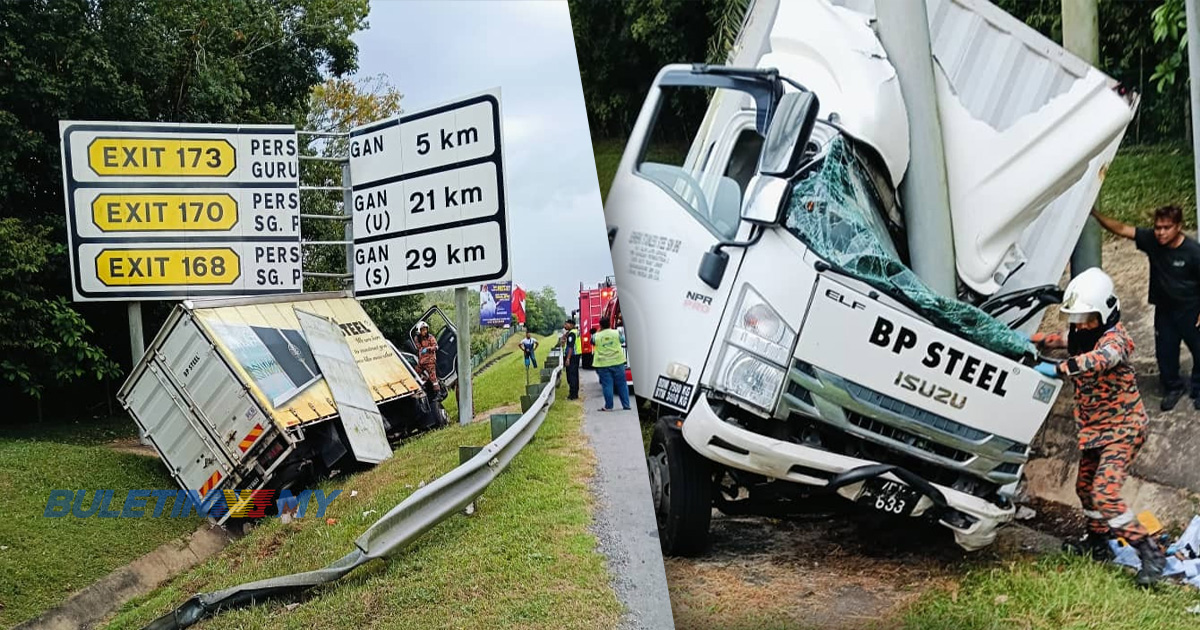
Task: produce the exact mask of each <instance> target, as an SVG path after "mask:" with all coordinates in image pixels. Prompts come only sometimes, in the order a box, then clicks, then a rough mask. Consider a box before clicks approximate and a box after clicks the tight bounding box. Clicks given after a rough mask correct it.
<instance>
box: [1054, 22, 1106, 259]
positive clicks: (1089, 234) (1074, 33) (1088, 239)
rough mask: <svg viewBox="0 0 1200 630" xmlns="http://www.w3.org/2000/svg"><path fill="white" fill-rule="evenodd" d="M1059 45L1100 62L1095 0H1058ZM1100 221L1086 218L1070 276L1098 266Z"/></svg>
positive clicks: (1100, 246)
mask: <svg viewBox="0 0 1200 630" xmlns="http://www.w3.org/2000/svg"><path fill="white" fill-rule="evenodd" d="M1062 23H1063V48H1066V49H1067V52H1070V53H1071V54H1073V55H1075V56H1076V57H1079V58H1080V59H1083V60H1084V61H1086V62H1088V63H1090V64H1092V65H1093V66H1094V65H1097V64H1099V63H1100V14H1099V11H1098V10H1097V7H1096V0H1062ZM1102 244H1103V241H1102V240H1101V238H1100V224H1099V223H1097V222H1096V219H1094V218H1092V217H1088V218H1087V223H1085V224H1084V225H1083V231H1082V232H1080V233H1079V241H1077V242H1076V243H1075V250H1074V251H1073V252H1071V277H1072V278H1074V277H1075V276H1077V275H1079V274H1080V273H1082V272H1083V271H1084V270H1087V269H1090V268H1092V267H1099V266H1101V262H1102V260H1101V249H1102Z"/></svg>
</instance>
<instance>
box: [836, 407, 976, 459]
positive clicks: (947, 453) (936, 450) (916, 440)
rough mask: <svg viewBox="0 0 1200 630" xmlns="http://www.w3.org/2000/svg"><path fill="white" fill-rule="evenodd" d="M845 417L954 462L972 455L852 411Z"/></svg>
mask: <svg viewBox="0 0 1200 630" xmlns="http://www.w3.org/2000/svg"><path fill="white" fill-rule="evenodd" d="M846 419H847V420H849V421H850V424H853V425H854V426H856V427H858V428H860V429H863V430H865V431H870V432H871V433H875V434H877V435H882V436H883V437H885V438H888V439H891V440H896V441H897V442H903V443H905V444H907V445H909V446H911V447H913V448H919V449H921V450H923V451H925V452H926V453H932V454H934V455H937V456H938V457H944V458H946V459H952V460H954V461H956V462H965V461H967V460H969V459H971V457H972V455H971V454H970V453H968V452H966V451H960V450H958V449H956V448H952V447H949V446H946V445H944V444H938V443H937V442H933V441H931V440H929V439H926V438H923V437H921V436H919V435H916V434H913V433H909V432H908V431H903V430H901V429H897V428H896V427H893V426H890V425H886V424H884V423H882V422H879V421H877V420H873V419H871V418H868V417H866V416H862V415H859V414H857V413H854V412H849V413H847V414H846Z"/></svg>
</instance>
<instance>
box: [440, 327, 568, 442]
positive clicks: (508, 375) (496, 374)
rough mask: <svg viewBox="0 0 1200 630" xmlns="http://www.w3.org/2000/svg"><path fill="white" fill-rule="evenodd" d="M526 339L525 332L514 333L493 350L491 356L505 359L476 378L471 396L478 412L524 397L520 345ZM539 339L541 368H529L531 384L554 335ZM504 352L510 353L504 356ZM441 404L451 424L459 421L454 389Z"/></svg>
mask: <svg viewBox="0 0 1200 630" xmlns="http://www.w3.org/2000/svg"><path fill="white" fill-rule="evenodd" d="M524 338H525V335H524V333H522V334H520V335H513V336H512V338H511V339H509V340H508V341H507V342H506V343H505V344H504V345H503V346H501V348H500V349H499V350H497V351H496V352H494V353H492V357H496V356H503V358H502V359H500V360H499V361H497V362H496V363H494V364H493V365H492V366H491V367H489V368H488V369H487V371H486V372H484V374H485V375H486V378H485V377H483V376H480V377H478V378H476V379H475V383H474V387H473V391H472V398H474V400H475V413H477V414H479V413H483V412H485V411H491V410H492V409H496V408H497V407H502V406H504V405H511V404H513V403H517V402H519V401H520V400H521V396H522V395H523V394H524V393H525V359H524V358H523V357H522V355H521V351H520V348H519V347H518V346H519V344H520V343H521V340H522V339H524ZM537 339H538V341H539V343H538V349H537V355H538V369H536V370H535V369H533V368H532V367H531V368H529V382H530V384H534V383H537V382H538V377H539V375H540V374H541V366H543V365H545V360H546V355H548V354H550V350H551V348H553V347H554V346H553V344H554V336H553V335H551V336H547V337H538V338H537ZM505 354H507V355H508V356H504V355H505ZM490 360H491V358H489V359H488V361H490ZM485 363H486V361H485ZM442 406H443V407H445V408H446V413H448V414H450V422H451V424H454V423H457V422H458V398H457V396H456V395H455V394H454V392H451V394H450V396H448V397H447V398H446V400H444V401H442ZM518 411H519V410H518Z"/></svg>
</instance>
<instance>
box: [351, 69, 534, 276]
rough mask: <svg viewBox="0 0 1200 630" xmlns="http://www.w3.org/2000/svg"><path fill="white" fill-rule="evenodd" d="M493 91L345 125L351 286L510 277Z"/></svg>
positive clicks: (495, 92)
mask: <svg viewBox="0 0 1200 630" xmlns="http://www.w3.org/2000/svg"><path fill="white" fill-rule="evenodd" d="M501 120H502V117H501V113H500V90H499V89H493V90H490V91H487V92H484V93H481V94H477V95H474V96H469V97H466V98H462V99H459V100H456V101H454V102H450V103H446V104H443V105H439V106H437V107H431V108H429V109H425V110H422V111H419V112H414V113H412V114H406V115H404V116H401V117H396V118H391V119H388V120H383V121H378V122H374V123H371V124H369V125H365V126H362V127H359V128H357V129H353V130H351V131H350V142H349V154H350V155H349V158H350V180H351V187H352V191H351V204H352V210H351V212H352V214H351V216H352V224H351V225H352V228H353V233H354V294H355V295H356V296H358V297H361V298H371V297H387V296H393V295H404V294H407V293H414V292H419V291H429V290H434V289H445V288H451V287H466V286H471V287H474V286H478V285H479V284H481V283H485V282H496V281H502V280H505V279H508V278H509V277H510V276H511V271H510V268H509V260H508V227H507V226H508V204H507V203H506V200H505V188H504V159H503V155H504V153H503V144H502V136H503V134H502V130H501Z"/></svg>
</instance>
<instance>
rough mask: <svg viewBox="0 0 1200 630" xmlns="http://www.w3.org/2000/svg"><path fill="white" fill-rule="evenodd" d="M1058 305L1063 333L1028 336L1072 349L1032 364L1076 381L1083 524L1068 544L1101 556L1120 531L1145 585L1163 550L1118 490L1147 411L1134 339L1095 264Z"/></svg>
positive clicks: (1156, 572) (1158, 573)
mask: <svg viewBox="0 0 1200 630" xmlns="http://www.w3.org/2000/svg"><path fill="white" fill-rule="evenodd" d="M1060 310H1061V311H1062V312H1063V313H1066V314H1067V317H1068V322H1069V323H1070V330H1069V332H1068V333H1067V335H1066V338H1065V339H1064V337H1063V335H1062V334H1059V333H1052V334H1040V333H1039V334H1037V335H1034V336H1033V337H1032V338H1031V339H1032V341H1033V342H1034V343H1036V344H1038V345H1039V346H1041V347H1043V348H1066V349H1067V352H1068V354H1069V355H1070V357H1069V358H1068V359H1067V360H1066V361H1063V362H1062V363H1059V364H1058V365H1057V366H1055V365H1053V364H1049V363H1043V364H1041V365H1039V366H1038V367H1037V370H1038V371H1039V372H1041V373H1043V374H1045V375H1046V376H1054V377H1058V378H1069V379H1070V380H1071V382H1072V383H1073V384H1074V386H1075V412H1074V413H1075V423H1076V426H1077V427H1078V429H1079V450H1080V451H1081V454H1080V459H1079V475H1078V478H1077V479H1076V483H1075V492H1076V494H1078V495H1079V501H1080V503H1082V504H1083V513H1084V515H1085V516H1087V528H1088V532H1087V535H1086V536H1085V537H1084V538H1083V539H1082V540H1081V541H1079V542H1078V543H1076V544H1074V545H1071V546H1072V548H1074V549H1075V550H1077V551H1080V552H1084V553H1088V554H1091V555H1092V556H1093V557H1096V558H1102V557H1107V554H1108V552H1109V548H1108V539H1109V538H1112V537H1115V536H1120V537H1122V538H1124V539H1125V540H1126V541H1128V542H1129V544H1130V545H1132V546H1133V548H1134V549H1136V550H1137V553H1138V557H1139V558H1140V559H1141V562H1142V568H1141V570H1140V571H1139V572H1138V575H1137V582H1138V584H1140V585H1142V586H1149V585H1151V584H1153V583H1155V582H1157V581H1158V580H1159V579H1161V578H1162V572H1163V569H1164V568H1165V566H1166V558H1165V556H1164V554H1163V551H1162V549H1161V548H1160V547H1159V546H1158V543H1156V542H1155V541H1154V540H1152V539H1151V538H1150V536H1149V535H1148V534H1147V532H1146V528H1145V527H1143V526H1142V524H1141V523H1140V522H1138V519H1137V517H1136V516H1135V515H1134V513H1133V511H1132V510H1131V509H1130V508H1129V506H1128V505H1127V504H1126V503H1125V501H1124V500H1123V499H1122V498H1121V486H1122V485H1124V483H1125V477H1126V474H1127V471H1128V468H1129V464H1130V463H1131V462H1132V461H1133V458H1134V456H1135V455H1137V451H1138V449H1139V448H1140V447H1141V445H1142V443H1143V442H1144V441H1145V440H1146V426H1147V418H1146V408H1145V406H1144V405H1143V404H1142V396H1141V393H1139V392H1138V386H1137V377H1136V375H1135V374H1134V371H1133V365H1132V363H1131V358H1132V355H1133V340H1132V339H1131V338H1130V336H1129V333H1128V332H1127V331H1126V330H1125V326H1123V325H1122V324H1120V323H1119V320H1120V302H1119V301H1118V300H1117V296H1116V295H1115V294H1114V292H1113V282H1112V278H1109V276H1108V274H1106V273H1104V272H1103V271H1101V270H1100V269H1097V268H1092V269H1088V270H1087V271H1084V272H1083V273H1081V274H1079V276H1077V277H1076V278H1075V279H1074V280H1072V281H1071V283H1070V284H1068V285H1067V291H1066V294H1065V296H1064V298H1063V305H1062V308H1061V309H1060Z"/></svg>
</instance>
